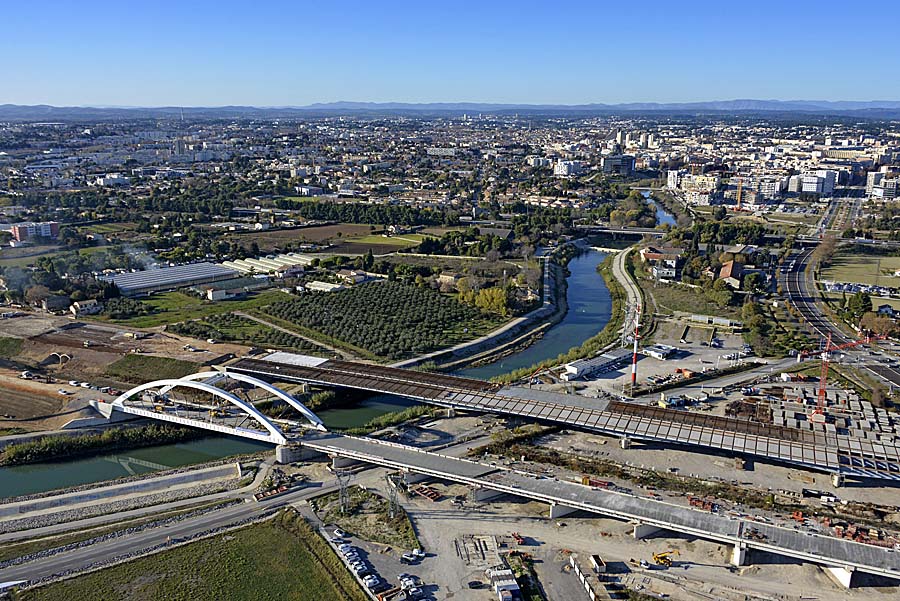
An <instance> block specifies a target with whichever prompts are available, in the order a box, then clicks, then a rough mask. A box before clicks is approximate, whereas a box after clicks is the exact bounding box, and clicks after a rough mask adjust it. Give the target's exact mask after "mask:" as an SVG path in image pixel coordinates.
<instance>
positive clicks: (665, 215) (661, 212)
mask: <svg viewBox="0 0 900 601" xmlns="http://www.w3.org/2000/svg"><path fill="white" fill-rule="evenodd" d="M641 194H643V195H644V198H646V199H647V202H649V203H650V204H652V205H653V207H654V208H655V209H656V225H671V226H672V227H675V224H676V221H675V216H674V215H672V213H669V212H668V211H667V210H666V208H665V207H664V206H662V205H661V204H659V203H658V202H656V201H655V200H653V199H652V198H650V191H649V190H646V191H644V192H641Z"/></svg>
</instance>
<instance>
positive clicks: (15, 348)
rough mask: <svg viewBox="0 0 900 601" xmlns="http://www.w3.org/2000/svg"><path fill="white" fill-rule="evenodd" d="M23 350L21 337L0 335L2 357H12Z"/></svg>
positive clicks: (0, 354)
mask: <svg viewBox="0 0 900 601" xmlns="http://www.w3.org/2000/svg"><path fill="white" fill-rule="evenodd" d="M21 350H22V339H21V338H8V337H5V336H4V337H0V357H3V358H5V359H12V358H13V357H15V356H16V355H18V354H19V352H20V351H21Z"/></svg>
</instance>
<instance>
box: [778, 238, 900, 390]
mask: <svg viewBox="0 0 900 601" xmlns="http://www.w3.org/2000/svg"><path fill="white" fill-rule="evenodd" d="M812 253H813V251H812V250H804V251H802V252H800V253H798V254H796V255H793V256H792V257H791V259H790V260H791V261H792V263H790V264H789V266H788V270H787V271H785V272H782V273H781V274H780V278H781V286H782V291H783V294H784V295H785V297H786V298H787V300H788V302H789V303H790V304H791V306H792V307H794V308H795V309H796V310H797V312H798V313H800V315H801V317H803V319H804V321H806V323H807V324H809V326H810V328H812V329H813V331H814V332H815V333H816V334H817V335H818V336H820V337H821V338H823V339H825V338H827V337H828V336H829V335H830V336H831V342H832V344H834V345H840V344H845V343H847V342H851V341H853V340H855V338H852V337H851V336H849V335H847V333H846V332H844V331H843V330H841V329H840V328H839V327H838V326H837V325H835V324H834V323H832V321H831V320H830V319H829V318H828V317H827V316H826V315H825V313H824V312H823V311H822V309H821V308H820V307H819V303H821V302H822V301H821V299H820V297H819V293H818V289H817V288H816V285H815V283H814V282H813V281H812V277H813V276H812V273H810V272H811V271H812V270H811V269H808V267H809V266H810V264H811V257H812ZM791 265H793V267H791ZM844 352H845V353H847V354H853V353H854V351H850V350H846V351H844ZM856 352H858V351H856ZM866 356H868V354H867V353H866ZM861 369H864V370H865V371H868V372H869V373H871V374H872V375H873V376H875V377H876V378H877V379H879V380H881V381H883V382H884V383H885V384H886V385H888V386H889V387H892V388H893V387H895V386H896V387H900V371H898V370H897V369H896V368H894V367H888V366H886V365H882V364H875V365H864V366H861Z"/></svg>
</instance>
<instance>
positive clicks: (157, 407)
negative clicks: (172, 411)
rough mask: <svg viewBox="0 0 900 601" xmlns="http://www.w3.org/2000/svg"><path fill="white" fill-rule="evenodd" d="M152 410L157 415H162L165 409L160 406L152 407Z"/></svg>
mask: <svg viewBox="0 0 900 601" xmlns="http://www.w3.org/2000/svg"><path fill="white" fill-rule="evenodd" d="M153 410H154V411H156V412H157V413H163V412H165V410H166V408H165V407H163V406H162V405H154V406H153Z"/></svg>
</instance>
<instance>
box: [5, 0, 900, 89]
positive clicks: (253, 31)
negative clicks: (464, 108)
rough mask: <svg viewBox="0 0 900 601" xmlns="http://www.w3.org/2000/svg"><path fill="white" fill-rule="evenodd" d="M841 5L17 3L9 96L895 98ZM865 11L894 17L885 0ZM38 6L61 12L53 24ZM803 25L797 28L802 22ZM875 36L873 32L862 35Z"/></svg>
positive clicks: (886, 68)
mask: <svg viewBox="0 0 900 601" xmlns="http://www.w3.org/2000/svg"><path fill="white" fill-rule="evenodd" d="M832 8H835V9H836V8H838V5H837V4H834V5H833V6H832V3H827V2H826V3H817V4H815V5H813V4H811V3H798V4H791V5H786V4H777V3H773V2H763V3H758V4H756V5H754V7H753V8H752V9H746V10H743V11H742V12H741V13H740V14H739V15H734V14H730V13H724V12H723V11H721V10H718V9H717V8H716V5H713V4H712V3H709V2H696V3H693V4H691V5H690V6H679V7H678V9H677V10H674V9H673V8H672V7H671V6H669V5H666V4H663V3H661V2H648V3H644V4H642V5H640V6H630V5H612V6H595V5H592V4H587V3H584V4H581V3H576V4H574V5H568V6H566V7H565V8H564V9H556V10H553V9H549V8H548V7H546V6H545V5H541V4H537V3H516V4H509V3H499V4H492V5H490V6H485V5H481V4H475V3H467V2H463V3H456V4H454V5H453V6H452V7H425V8H422V7H421V6H417V5H413V4H411V3H404V2H400V3H393V4H392V5H391V6H389V7H383V6H369V5H366V4H365V3H350V4H343V5H342V6H341V7H340V8H335V7H330V6H324V5H321V6H320V5H316V6H310V5H303V6H294V5H291V4H288V3H283V2H270V3H266V4H265V5H264V6H261V7H259V8H257V10H255V11H254V12H248V11H246V10H244V8H243V5H240V4H238V3H235V2H224V3H216V4H212V3H207V2H200V3H194V4H193V5H192V6H190V7H183V6H180V5H177V4H175V3H171V2H163V3H160V4H156V5H154V6H153V7H129V10H128V12H127V14H125V13H123V12H122V11H121V10H120V9H119V8H118V7H117V6H116V5H114V4H112V3H110V2H106V1H94V2H89V3H87V4H86V5H79V6H78V7H71V6H67V5H66V4H64V3H52V2H51V3H50V6H49V7H48V6H46V5H42V6H41V8H40V11H41V14H38V10H39V9H38V8H37V7H36V6H29V5H16V6H10V7H6V8H5V10H4V12H5V18H6V21H7V30H8V33H7V35H6V36H5V37H4V39H3V40H2V41H0V52H2V53H3V54H4V55H5V56H7V57H11V58H12V60H8V61H6V63H7V64H6V65H5V66H6V71H7V72H6V78H5V83H6V86H5V90H4V93H2V94H0V103H11V104H24V105H33V104H50V105H55V106H141V107H147V106H228V105H241V106H260V107H280V106H304V105H309V104H314V103H320V102H321V103H328V102H336V101H367V102H408V103H428V102H459V101H466V102H479V103H501V104H510V103H515V104H566V105H572V104H575V105H577V104H591V103H601V104H617V103H622V102H698V101H710V100H718V99H735V98H754V99H762V98H778V99H795V98H802V99H809V98H813V99H822V100H827V101H833V100H868V99H885V100H891V99H898V98H900V83H898V82H897V81H896V80H893V79H892V78H890V77H889V73H890V66H891V65H893V64H896V63H897V60H898V59H900V50H898V49H897V48H895V47H892V46H891V44H890V39H889V38H888V36H866V40H865V48H866V53H865V57H864V59H861V58H860V55H859V54H858V53H856V52H851V51H850V47H851V45H850V43H851V42H852V40H853V38H854V37H858V35H859V34H857V33H849V30H847V31H848V32H845V33H844V34H843V35H838V33H839V32H838V31H837V30H836V27H837V25H838V24H839V21H837V20H836V19H837V16H836V15H837V13H835V11H834V10H831V9H832ZM870 8H871V11H870V13H871V14H877V15H879V19H883V20H884V22H888V21H890V20H891V18H893V17H897V16H900V8H898V7H897V6H896V5H894V4H892V3H887V2H876V3H875V5H874V6H872V7H870ZM44 14H52V15H54V18H53V19H51V20H47V19H45V18H43V15H44ZM800 24H802V26H799V25H800ZM863 33H864V32H863Z"/></svg>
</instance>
